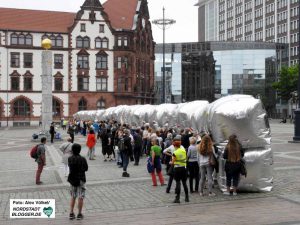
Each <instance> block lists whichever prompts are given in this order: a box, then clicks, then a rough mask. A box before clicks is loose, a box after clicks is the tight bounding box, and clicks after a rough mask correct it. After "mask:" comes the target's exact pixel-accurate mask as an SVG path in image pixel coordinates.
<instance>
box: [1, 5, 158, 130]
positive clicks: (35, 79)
mask: <svg viewBox="0 0 300 225" xmlns="http://www.w3.org/2000/svg"><path fill="white" fill-rule="evenodd" d="M47 37H48V38H50V39H51V40H52V44H53V48H52V49H51V51H52V52H53V68H52V72H53V115H54V120H59V119H60V118H62V117H71V116H72V115H73V114H74V113H75V112H77V111H79V110H95V109H102V108H107V107H111V106H116V105H120V104H128V105H130V104H146V103H152V102H153V100H154V95H153V90H154V89H153V83H154V42H153V37H152V30H151V23H150V21H149V12H148V3H147V0H107V1H106V2H105V3H104V4H103V5H102V4H101V3H100V2H99V0H85V1H84V3H83V5H82V6H81V9H80V10H79V11H78V12H77V13H66V12H52V11H39V10H24V9H9V8H0V65H1V67H0V121H2V126H3V125H6V123H7V124H8V125H9V126H12V125H15V126H18V125H25V124H26V125H29V124H30V125H34V124H37V123H38V121H39V119H40V114H41V101H42V99H41V73H42V71H41V67H42V66H41V51H42V48H41V41H42V40H43V39H44V38H47Z"/></svg>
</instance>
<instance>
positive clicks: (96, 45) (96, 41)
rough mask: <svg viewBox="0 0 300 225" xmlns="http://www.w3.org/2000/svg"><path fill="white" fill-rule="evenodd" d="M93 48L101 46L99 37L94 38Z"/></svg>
mask: <svg viewBox="0 0 300 225" xmlns="http://www.w3.org/2000/svg"><path fill="white" fill-rule="evenodd" d="M95 48H101V38H99V37H96V38H95Z"/></svg>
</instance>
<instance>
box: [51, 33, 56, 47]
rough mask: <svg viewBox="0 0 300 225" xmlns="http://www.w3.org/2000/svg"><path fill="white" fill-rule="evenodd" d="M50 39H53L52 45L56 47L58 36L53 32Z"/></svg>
mask: <svg viewBox="0 0 300 225" xmlns="http://www.w3.org/2000/svg"><path fill="white" fill-rule="evenodd" d="M50 40H51V42H52V46H53V47H56V37H55V35H53V34H52V35H51V36H50Z"/></svg>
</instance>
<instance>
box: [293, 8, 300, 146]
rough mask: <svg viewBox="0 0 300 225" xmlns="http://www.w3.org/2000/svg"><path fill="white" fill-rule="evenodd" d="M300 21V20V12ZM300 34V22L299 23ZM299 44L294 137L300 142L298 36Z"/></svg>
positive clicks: (294, 139)
mask: <svg viewBox="0 0 300 225" xmlns="http://www.w3.org/2000/svg"><path fill="white" fill-rule="evenodd" d="M299 4H300V3H299ZM298 14H299V21H300V13H298ZM298 26H299V27H298V32H299V33H298V35H299V34H300V23H298ZM298 42H299V46H298V68H299V71H298V72H299V76H298V94H297V95H298V102H297V109H296V110H295V133H294V137H293V141H295V142H300V38H298Z"/></svg>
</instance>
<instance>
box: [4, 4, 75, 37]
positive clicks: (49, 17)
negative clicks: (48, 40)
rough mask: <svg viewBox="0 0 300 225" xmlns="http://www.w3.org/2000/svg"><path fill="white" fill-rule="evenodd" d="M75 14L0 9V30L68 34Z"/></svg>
mask: <svg viewBox="0 0 300 225" xmlns="http://www.w3.org/2000/svg"><path fill="white" fill-rule="evenodd" d="M74 18H75V13H69V12H54V11H43V10H28V9H12V8H0V29H1V30H17V31H35V32H54V33H68V27H70V26H71V25H72V24H73V22H74Z"/></svg>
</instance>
